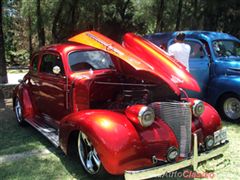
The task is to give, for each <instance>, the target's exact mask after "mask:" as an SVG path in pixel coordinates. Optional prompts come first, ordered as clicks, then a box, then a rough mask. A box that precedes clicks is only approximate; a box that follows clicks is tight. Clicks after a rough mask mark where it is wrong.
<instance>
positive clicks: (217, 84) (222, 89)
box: [207, 75, 240, 107]
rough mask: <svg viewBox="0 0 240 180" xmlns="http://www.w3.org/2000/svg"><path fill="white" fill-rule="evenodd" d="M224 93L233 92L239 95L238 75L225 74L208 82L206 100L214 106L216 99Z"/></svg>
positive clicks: (239, 81)
mask: <svg viewBox="0 0 240 180" xmlns="http://www.w3.org/2000/svg"><path fill="white" fill-rule="evenodd" d="M224 93H234V94H237V95H238V96H240V76H237V75H226V76H219V77H216V78H214V79H212V80H211V81H210V83H209V88H208V94H207V101H208V102H209V103H210V104H211V105H213V106H214V107H216V105H217V100H218V99H219V97H220V96H221V95H222V94H224Z"/></svg>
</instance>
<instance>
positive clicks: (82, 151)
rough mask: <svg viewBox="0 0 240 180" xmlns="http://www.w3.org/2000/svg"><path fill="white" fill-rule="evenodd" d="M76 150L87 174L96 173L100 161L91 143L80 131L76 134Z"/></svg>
mask: <svg viewBox="0 0 240 180" xmlns="http://www.w3.org/2000/svg"><path fill="white" fill-rule="evenodd" d="M78 152H79V157H80V160H81V163H82V165H83V167H84V169H85V170H86V171H87V172H88V173H89V174H97V173H98V171H99V170H100V167H101V161H100V159H99V157H98V155H97V152H96V150H95V148H94V147H93V145H92V143H91V142H90V141H89V139H88V137H87V136H86V135H85V134H84V133H82V132H80V133H79V136H78Z"/></svg>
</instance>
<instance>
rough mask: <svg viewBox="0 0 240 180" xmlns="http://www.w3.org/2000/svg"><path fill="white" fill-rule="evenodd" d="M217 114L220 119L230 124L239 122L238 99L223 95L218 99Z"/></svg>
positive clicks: (239, 107) (230, 95)
mask: <svg viewBox="0 0 240 180" xmlns="http://www.w3.org/2000/svg"><path fill="white" fill-rule="evenodd" d="M218 109H219V113H220V114H221V116H222V118H223V119H225V120H229V121H232V122H237V121H240V98H239V97H238V96H236V95H234V94H227V95H224V96H223V97H222V98H221V99H220V103H219V107H218Z"/></svg>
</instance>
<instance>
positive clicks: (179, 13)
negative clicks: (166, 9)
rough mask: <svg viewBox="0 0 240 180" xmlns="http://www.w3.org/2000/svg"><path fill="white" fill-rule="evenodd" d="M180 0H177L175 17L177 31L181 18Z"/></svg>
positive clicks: (181, 2)
mask: <svg viewBox="0 0 240 180" xmlns="http://www.w3.org/2000/svg"><path fill="white" fill-rule="evenodd" d="M182 4H183V1H182V0H178V10H177V17H176V28H175V30H176V31H178V30H179V28H180V23H181V18H182Z"/></svg>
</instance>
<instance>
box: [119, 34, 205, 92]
mask: <svg viewBox="0 0 240 180" xmlns="http://www.w3.org/2000/svg"><path fill="white" fill-rule="evenodd" d="M123 46H124V47H126V48H127V49H128V50H129V51H131V52H132V53H134V54H135V55H137V56H138V57H140V58H141V59H144V60H145V62H147V63H148V64H149V65H151V66H152V67H154V70H155V71H157V72H159V73H161V74H162V75H163V76H164V77H167V79H169V80H171V81H172V82H174V83H175V84H177V85H178V87H179V88H185V89H189V90H193V91H198V92H200V87H199V85H198V83H197V81H196V80H195V79H194V78H193V76H192V75H191V74H190V73H189V72H188V71H187V70H186V69H185V68H184V67H183V66H182V65H180V64H179V63H177V62H176V60H174V59H173V58H172V57H170V56H169V55H167V54H166V53H165V52H164V51H163V50H161V49H160V48H158V47H157V46H156V45H154V44H152V43H151V42H150V41H148V40H145V39H143V38H141V37H140V36H137V35H135V34H133V33H127V34H125V35H124V37H123Z"/></svg>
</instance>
